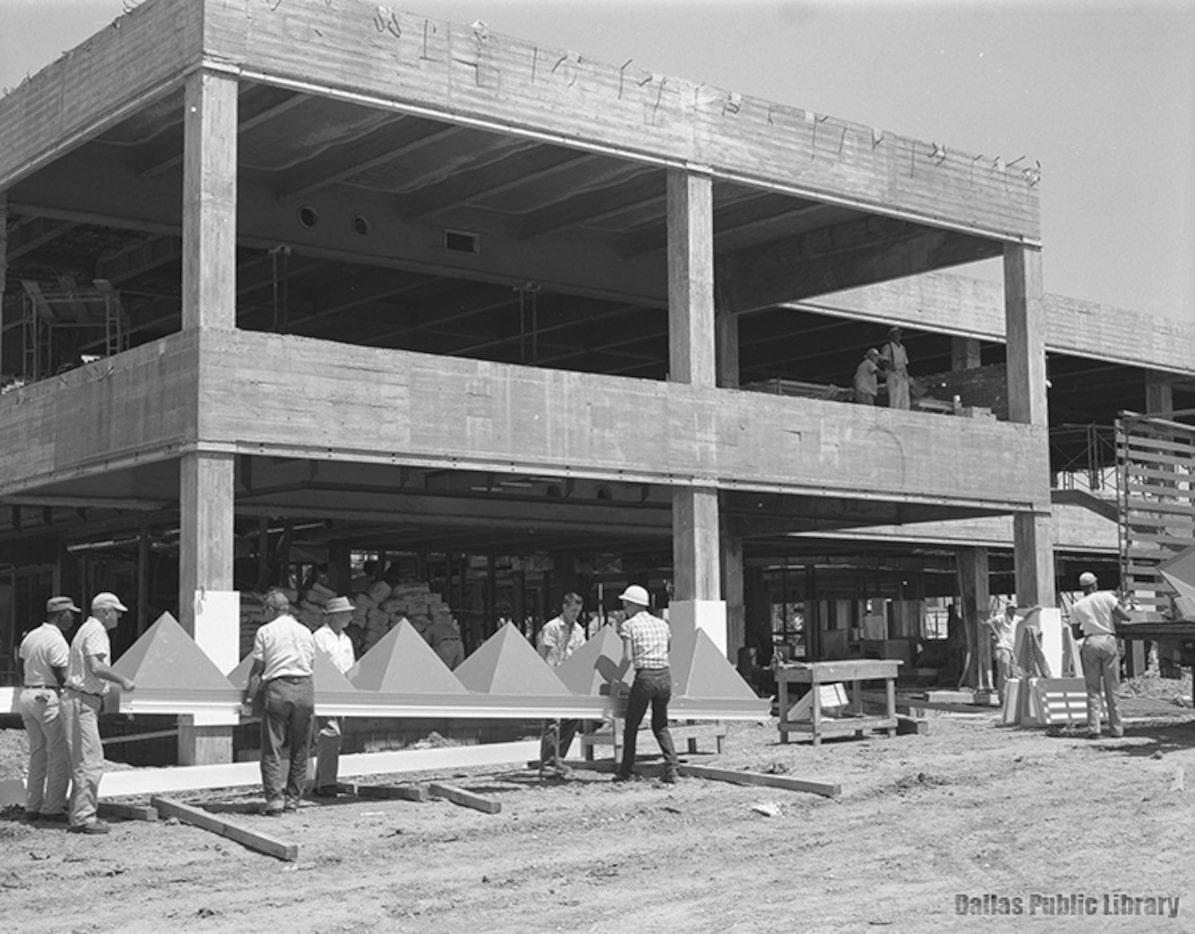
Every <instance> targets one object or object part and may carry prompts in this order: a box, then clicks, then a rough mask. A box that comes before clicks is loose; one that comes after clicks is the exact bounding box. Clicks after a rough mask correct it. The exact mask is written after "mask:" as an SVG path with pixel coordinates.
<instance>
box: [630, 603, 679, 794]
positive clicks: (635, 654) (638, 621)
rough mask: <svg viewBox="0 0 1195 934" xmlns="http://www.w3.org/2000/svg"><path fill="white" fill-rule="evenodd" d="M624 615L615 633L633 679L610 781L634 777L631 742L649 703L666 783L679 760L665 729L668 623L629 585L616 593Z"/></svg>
mask: <svg viewBox="0 0 1195 934" xmlns="http://www.w3.org/2000/svg"><path fill="white" fill-rule="evenodd" d="M619 599H620V600H621V601H622V608H623V610H624V611H625V613H626V616H627V618H626V619H624V620H623V621H622V623H621V624H619V627H618V634H619V635H620V636H621V637H622V641H623V656H624V659H626V658H629V659H630V663H631V664H632V665H633V666H634V668H635V681H634V683H633V684H632V685H631V693H630V695H629V696H628V698H627V719H626V725H625V727H624V729H623V736H622V765H621V766H620V767H619V769H618V771H617V772H615V774H614V781H616V782H625V781H630V780H631V778H632V777H634V767H635V743H636V740H637V739H638V737H639V724H640V723H642V722H643V715H644V714H645V713H647V708H648V705H649V704H650V705H651V731H652V733H654V734H655V737H656V742H657V743H659V744H660V752H661V753H663V754H664V776H663V780H664V781H665V782H667V783H668V784H672V783H673V782H675V781H676V780H677V778H678V776H679V771H678V768H679V762H678V761H677V758H676V749H675V747H674V746H673V745H672V734H671V733H669V732H668V702H669V701H670V700H672V675H671V673H670V672H669V670H668V650H669V649H670V648H671V646H672V631H671V630H670V629H669V628H668V624H667V623H666V622H665V621H664V620H662V619H660V618H659V617H656V616H652V615H651V613H649V612H648V611H647V607H648V603H649V601H648V597H647V591H646V590H645V589H644V588H643V587H640V586H639V585H638V584H632V585H631V586H630V587H628V588H627V589H626V590H624V591H623V592H622V594H621V595H620V596H619Z"/></svg>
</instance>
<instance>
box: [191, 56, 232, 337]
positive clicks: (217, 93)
mask: <svg viewBox="0 0 1195 934" xmlns="http://www.w3.org/2000/svg"><path fill="white" fill-rule="evenodd" d="M236 204H237V81H236V79H235V78H231V77H229V76H227V75H218V74H212V73H210V72H205V71H196V72H193V73H192V74H191V75H190V76H188V78H187V86H186V94H185V103H184V113H183V329H184V330H186V329H187V328H195V327H212V328H235V327H236Z"/></svg>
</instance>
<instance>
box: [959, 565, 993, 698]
mask: <svg viewBox="0 0 1195 934" xmlns="http://www.w3.org/2000/svg"><path fill="white" fill-rule="evenodd" d="M957 560H958V577H959V597H960V601H961V603H962V607H961V613H960V616H961V617H962V620H963V626H964V627H966V630H967V632H968V633H969V637H968V644H969V645H970V646H971V655H972V658H971V664H970V665H969V666H968V670H967V672H966V675H967V684H969V685H970V686H971V687H973V688H975V690H977V691H991V690H992V636H991V631H990V630H989V629H988V627H987V625H986V620H987V618H988V615H989V605H990V603H991V593H990V592H989V590H988V550H987V549H986V548H960V549H959V550H958V553H957Z"/></svg>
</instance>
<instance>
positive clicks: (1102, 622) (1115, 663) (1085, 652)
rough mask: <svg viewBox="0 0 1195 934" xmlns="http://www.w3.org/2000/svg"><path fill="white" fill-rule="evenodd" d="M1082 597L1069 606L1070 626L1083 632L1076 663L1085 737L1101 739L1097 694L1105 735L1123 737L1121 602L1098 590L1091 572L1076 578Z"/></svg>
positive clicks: (1106, 592) (1107, 592)
mask: <svg viewBox="0 0 1195 934" xmlns="http://www.w3.org/2000/svg"><path fill="white" fill-rule="evenodd" d="M1079 586H1080V587H1082V588H1083V596H1082V597H1080V598H1079V599H1078V600H1076V601H1075V602H1074V604H1073V605H1072V606H1071V625H1073V626H1078V627H1079V628H1080V629H1081V630H1082V632H1083V637H1084V638H1083V645H1082V646H1081V647H1080V648H1079V660H1080V661H1081V662H1082V663H1083V682H1084V684H1085V686H1086V688H1087V735H1088V737H1089V738H1091V739H1099V737H1100V695H1101V688H1102V694H1103V701H1104V708H1105V711H1106V713H1107V715H1108V733H1109V734H1110V735H1111V736H1112V737H1114V738H1118V737H1121V736H1124V724H1123V723H1122V722H1121V719H1120V702H1119V700H1118V698H1117V691H1118V690H1119V689H1120V645H1119V643H1118V642H1117V640H1116V620H1117V618H1118V617H1123V615H1124V614H1123V610H1121V608H1120V599H1119V598H1118V597H1117V596H1116V594H1115V593H1114V592H1113V591H1111V590H1100V589H1099V581H1098V580H1097V579H1096V576H1095V575H1094V574H1093V573H1091V571H1084V572H1083V573H1082V574H1080V575H1079Z"/></svg>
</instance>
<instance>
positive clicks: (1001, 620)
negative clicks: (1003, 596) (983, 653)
mask: <svg viewBox="0 0 1195 934" xmlns="http://www.w3.org/2000/svg"><path fill="white" fill-rule="evenodd" d="M1018 622H1019V617H1018V616H1017V608H1016V607H1015V606H1013V604H1012V601H1011V600H1010V601H1009V602H1008V603H1007V604H1006V605H1005V607H1004V612H1003V613H995V614H993V615H992V616H991V617H990V618H989V619H988V626H989V627H990V628H991V630H992V638H993V643H994V644H993V646H992V648H993V653H992V654H993V655H995V658H996V693H997V694H998V695H999V697H1000V703H1004V694H1005V692H1006V690H1007V688H1008V679H1009V678H1019V677H1020V669H1019V668H1018V667H1017V663H1016V658H1015V656H1014V653H1013V650H1014V648H1015V647H1016V634H1017V623H1018Z"/></svg>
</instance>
